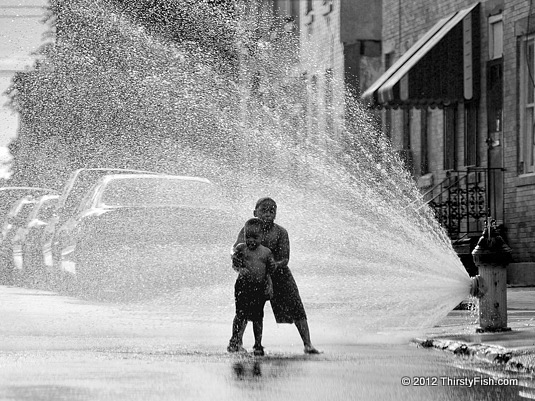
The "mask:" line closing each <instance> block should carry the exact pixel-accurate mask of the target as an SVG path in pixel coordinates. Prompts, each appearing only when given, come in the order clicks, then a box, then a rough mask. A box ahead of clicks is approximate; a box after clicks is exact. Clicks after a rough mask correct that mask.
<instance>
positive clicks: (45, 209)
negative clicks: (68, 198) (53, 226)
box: [35, 199, 57, 221]
mask: <svg viewBox="0 0 535 401" xmlns="http://www.w3.org/2000/svg"><path fill="white" fill-rule="evenodd" d="M56 203H57V199H48V200H47V201H45V202H43V204H41V207H39V210H38V211H37V215H36V216H35V217H36V218H38V219H39V220H42V221H47V220H48V219H50V217H51V216H52V213H53V212H54V209H55V207H56Z"/></svg>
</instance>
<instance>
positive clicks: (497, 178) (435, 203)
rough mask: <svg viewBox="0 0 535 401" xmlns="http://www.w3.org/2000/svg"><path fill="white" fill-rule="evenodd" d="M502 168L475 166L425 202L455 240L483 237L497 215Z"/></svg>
mask: <svg viewBox="0 0 535 401" xmlns="http://www.w3.org/2000/svg"><path fill="white" fill-rule="evenodd" d="M502 171H503V169H502V168H484V167H471V168H468V169H467V170H465V171H455V170H450V171H448V176H447V177H446V178H445V179H444V180H443V181H442V182H441V183H439V184H437V185H436V186H435V187H433V188H432V189H431V190H429V191H428V192H427V193H425V194H424V200H426V202H427V203H428V204H429V206H430V207H431V208H432V209H433V210H434V212H435V216H436V218H437V220H438V221H439V223H440V224H441V225H442V226H443V227H444V228H445V229H446V230H447V232H448V235H449V236H450V238H451V239H452V240H458V239H461V238H465V237H471V236H475V235H480V234H481V231H482V229H483V227H484V223H485V219H486V218H487V216H489V217H490V215H494V216H495V215H496V207H497V205H498V204H500V202H499V201H498V190H499V189H500V188H502V184H501V183H500V182H501V181H502V180H503V174H501V172H502Z"/></svg>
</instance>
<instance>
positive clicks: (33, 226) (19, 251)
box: [11, 195, 59, 288]
mask: <svg viewBox="0 0 535 401" xmlns="http://www.w3.org/2000/svg"><path fill="white" fill-rule="evenodd" d="M58 198H59V195H43V196H41V197H39V198H38V199H37V202H36V203H35V205H34V207H33V209H32V210H31V212H30V214H29V215H28V219H27V220H26V224H25V225H23V226H21V227H19V228H18V229H17V231H16V232H15V235H14V237H13V239H12V241H11V242H12V254H13V266H14V274H15V278H16V281H18V282H20V283H24V284H28V285H30V286H33V287H40V288H42V287H46V285H47V277H46V274H45V273H46V271H45V269H44V261H43V254H42V252H41V236H42V235H43V230H44V228H45V226H46V225H47V224H48V221H49V220H50V218H51V217H52V213H53V212H54V210H55V206H56V204H57V201H58Z"/></svg>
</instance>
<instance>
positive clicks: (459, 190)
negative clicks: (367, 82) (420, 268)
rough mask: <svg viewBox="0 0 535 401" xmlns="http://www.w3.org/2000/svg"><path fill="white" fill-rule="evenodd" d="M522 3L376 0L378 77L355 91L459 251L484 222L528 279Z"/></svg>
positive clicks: (533, 177) (532, 155) (533, 34)
mask: <svg viewBox="0 0 535 401" xmlns="http://www.w3.org/2000/svg"><path fill="white" fill-rule="evenodd" d="M532 3H533V0H508V1H505V0H487V1H481V2H473V1H471V0H443V1H440V2H429V1H426V0H410V1H409V0H383V31H382V44H383V46H382V60H383V70H384V71H385V72H384V74H383V75H381V77H380V78H379V79H378V80H376V81H375V82H374V83H373V84H372V85H371V86H370V87H369V88H367V90H366V92H365V93H364V94H363V96H362V98H363V100H364V101H365V102H367V103H368V104H369V105H370V106H371V107H374V108H379V109H381V110H382V111H381V113H382V117H383V127H384V130H385V132H386V133H387V134H388V135H389V136H390V137H391V138H392V143H393V145H394V147H395V148H396V149H398V150H399V151H400V153H401V154H402V155H403V156H404V157H405V160H406V162H407V166H408V167H409V168H410V169H411V170H412V172H413V174H414V177H415V179H416V180H417V182H418V185H419V186H420V188H421V190H422V192H423V193H425V196H426V200H427V201H429V202H430V204H431V205H432V206H433V207H435V210H436V212H437V216H438V217H439V219H440V220H441V222H442V223H443V225H444V226H445V227H446V228H447V230H448V231H449V234H450V237H451V238H452V240H453V243H454V246H455V247H456V248H457V249H458V250H459V253H460V254H461V257H462V258H463V256H462V255H463V254H464V258H465V260H470V259H471V258H470V257H469V251H470V249H471V248H472V247H473V246H474V241H475V240H477V237H478V236H479V235H480V233H481V230H482V228H483V227H484V223H485V220H486V219H487V218H488V217H490V218H492V219H495V220H496V222H497V224H498V225H502V227H503V232H504V233H506V235H507V238H508V241H509V245H510V246H511V247H512V249H513V258H514V263H511V264H510V265H509V267H508V281H509V282H510V283H512V284H535V247H534V245H533V244H534V241H535V128H534V127H535V100H534V99H535V83H534V76H535V56H534V54H535V51H534V49H535V7H534V6H533V4H532Z"/></svg>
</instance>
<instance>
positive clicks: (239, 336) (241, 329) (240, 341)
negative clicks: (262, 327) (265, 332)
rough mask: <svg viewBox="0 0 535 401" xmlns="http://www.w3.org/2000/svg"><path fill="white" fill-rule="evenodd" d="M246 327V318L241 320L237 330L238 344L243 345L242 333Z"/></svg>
mask: <svg viewBox="0 0 535 401" xmlns="http://www.w3.org/2000/svg"><path fill="white" fill-rule="evenodd" d="M246 328H247V320H246V321H244V322H243V325H242V326H241V328H240V331H239V332H238V335H237V336H236V339H237V341H238V345H239V346H243V334H244V333H245V329H246Z"/></svg>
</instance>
